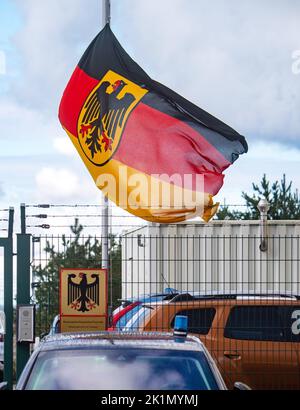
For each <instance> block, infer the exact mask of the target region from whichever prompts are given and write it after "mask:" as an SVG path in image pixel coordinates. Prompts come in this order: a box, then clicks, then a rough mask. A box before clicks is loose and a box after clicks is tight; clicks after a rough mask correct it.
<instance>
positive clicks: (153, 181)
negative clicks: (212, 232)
mask: <svg viewBox="0 0 300 410" xmlns="http://www.w3.org/2000/svg"><path fill="white" fill-rule="evenodd" d="M66 132H67V133H68V135H69V137H70V138H71V141H72V142H73V144H74V146H75V148H76V150H77V151H78V153H79V155H80V157H81V159H82V160H83V162H84V163H85V165H86V167H87V169H88V170H89V172H90V174H91V176H92V178H93V179H94V181H95V183H96V185H97V186H98V188H100V189H102V191H103V193H104V194H106V195H107V197H108V198H109V199H110V200H111V201H113V202H114V203H115V204H116V205H118V206H120V207H121V208H123V209H125V210H126V211H128V212H130V213H131V214H133V215H135V216H138V217H141V218H143V219H146V220H148V221H150V222H158V223H175V222H181V221H184V220H186V219H190V218H191V217H193V216H201V217H202V219H204V220H205V221H206V222H208V221H209V220H210V219H211V218H212V217H213V215H214V214H215V213H216V211H217V209H218V204H214V203H213V197H212V195H211V194H208V193H205V192H203V193H202V192H195V191H191V190H189V189H185V188H182V187H180V186H177V185H174V184H172V183H169V182H165V181H163V180H161V179H158V178H156V177H153V176H151V175H147V174H145V173H143V172H141V171H138V170H136V169H134V168H132V167H129V166H128V165H125V164H122V163H121V162H120V161H117V160H115V159H111V160H110V161H108V162H107V163H106V164H105V165H103V166H101V167H99V166H96V165H94V164H92V163H91V162H90V161H89V160H88V158H87V157H86V156H85V154H84V153H83V151H82V149H81V147H80V144H79V141H78V138H76V137H74V136H73V135H72V134H71V133H70V132H68V131H67V130H66ZM106 175H108V176H110V180H111V182H112V183H113V181H115V188H116V189H113V188H112V183H111V184H110V185H109V184H106V182H105V181H107V179H106V178H104V176H106ZM128 182H131V184H132V185H131V186H128ZM103 185H105V186H103ZM119 187H121V189H119ZM124 187H125V189H124ZM153 188H154V191H153ZM151 189H152V191H151ZM137 192H139V194H137ZM151 192H152V195H151ZM153 192H157V193H158V195H153ZM158 198H159V199H158ZM163 198H164V199H165V200H167V199H170V202H168V201H167V202H165V201H164V200H163ZM182 198H184V204H183V202H182ZM151 199H152V202H151Z"/></svg>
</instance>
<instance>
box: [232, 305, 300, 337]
mask: <svg viewBox="0 0 300 410" xmlns="http://www.w3.org/2000/svg"><path fill="white" fill-rule="evenodd" d="M293 311H295V307H293V308H292V307H288V306H235V307H233V308H232V309H231V311H230V314H229V317H228V320H227V323H226V326H225V329H224V336H225V337H227V338H231V339H241V340H259V341H281V342H282V341H287V340H291V339H292V335H291V333H292V326H293V323H294V322H295V321H297V320H298V319H296V318H295V319H292V314H293ZM299 319H300V312H299ZM294 327H295V325H294ZM296 337H298V335H295V338H296Z"/></svg>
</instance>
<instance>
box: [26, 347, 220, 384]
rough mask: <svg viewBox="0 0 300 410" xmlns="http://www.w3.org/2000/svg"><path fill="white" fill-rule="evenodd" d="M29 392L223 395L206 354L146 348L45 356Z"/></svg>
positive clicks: (32, 374)
mask: <svg viewBox="0 0 300 410" xmlns="http://www.w3.org/2000/svg"><path fill="white" fill-rule="evenodd" d="M25 389H26V390H75V389H76V390H89V389H93V390H108V389H110V390H133V389H134V390H149V389H150V390H155V389H156V390H158V389H159V390H164V389H165V390H180V389H185V390H186V389H199V390H218V385H217V382H216V380H215V378H214V375H213V373H212V370H211V368H210V366H209V364H208V361H207V358H206V356H205V354H204V353H203V352H193V351H184V350H175V349H173V350H171V349H144V348H126V349H125V348H117V347H110V348H101V349H99V348H88V349H86V348H85V349H83V348H81V349H78V348H77V349H62V350H49V351H44V352H40V353H39V355H38V357H37V359H36V361H35V363H34V365H33V368H32V371H31V372H30V376H29V378H28V380H27V383H26V386H25Z"/></svg>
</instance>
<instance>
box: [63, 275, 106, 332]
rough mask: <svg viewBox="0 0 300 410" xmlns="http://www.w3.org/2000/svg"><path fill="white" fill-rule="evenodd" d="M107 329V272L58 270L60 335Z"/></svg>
mask: <svg viewBox="0 0 300 410" xmlns="http://www.w3.org/2000/svg"><path fill="white" fill-rule="evenodd" d="M106 328H107V270H106V269H84V268H80V269H77V268H76V269H65V268H62V269H61V270H60V331H61V332H92V331H100V330H105V329H106Z"/></svg>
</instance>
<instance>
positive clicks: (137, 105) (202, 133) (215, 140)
mask: <svg viewBox="0 0 300 410" xmlns="http://www.w3.org/2000/svg"><path fill="white" fill-rule="evenodd" d="M59 119H60V122H61V124H62V126H63V128H64V129H65V130H66V132H67V133H68V135H69V137H70V138H71V140H72V142H73V144H74V145H75V147H76V149H77V151H78V152H79V154H80V156H81V158H82V160H83V162H84V163H85V165H86V167H87V168H88V170H89V172H90V174H91V175H92V177H93V179H94V181H95V182H96V184H97V186H98V187H99V188H100V189H102V191H103V193H104V194H105V195H107V196H108V198H109V199H110V200H112V201H113V202H115V203H116V204H117V205H118V206H120V207H122V208H124V209H126V210H127V211H129V212H131V213H132V214H134V215H136V216H139V217H142V218H144V219H146V220H148V221H152V222H159V223H173V222H180V221H183V220H186V219H189V218H191V217H194V216H196V215H199V216H201V217H202V218H203V219H204V220H205V221H208V220H209V219H210V218H211V217H212V216H213V215H214V213H215V212H216V210H217V204H216V205H214V204H213V196H214V195H216V194H217V193H218V191H219V189H220V188H221V186H222V185H223V178H224V175H223V171H224V170H225V169H226V168H227V167H229V166H230V165H231V164H232V163H233V162H234V161H235V160H236V159H237V158H238V156H239V155H240V154H243V153H245V152H247V149H248V148H247V143H246V140H245V138H244V137H243V136H241V135H240V134H239V133H237V132H236V131H234V130H233V129H232V128H230V127H229V126H228V125H226V124H224V123H223V122H221V121H220V120H218V119H216V118H215V117H213V116H212V115H210V114H208V113H207V112H205V111H204V110H202V109H201V108H199V107H197V106H195V105H194V104H192V103H191V102H189V101H187V100H186V99H184V98H183V97H181V96H180V95H178V94H176V93H175V92H174V91H172V90H170V89H169V88H167V87H165V86H164V85H162V84H160V83H158V82H156V81H154V80H152V79H151V78H150V77H149V76H148V75H147V74H146V73H145V72H144V71H143V69H142V68H141V67H139V66H138V64H137V63H135V62H134V61H133V60H132V59H131V58H130V56H129V55H128V54H127V53H126V52H125V50H124V49H123V48H122V46H121V45H120V43H119V42H118V40H117V39H116V37H115V36H114V34H113V32H112V31H111V29H110V26H109V25H108V24H107V25H106V26H105V28H104V29H103V30H102V31H101V32H100V33H99V34H98V35H97V36H96V38H95V39H94V40H93V42H92V43H91V44H90V46H89V47H88V49H87V50H86V52H85V53H84V55H83V57H82V58H81V60H80V62H79V64H78V66H77V67H76V69H75V71H74V73H73V75H72V77H71V79H70V81H69V83H68V85H67V87H66V89H65V91H64V94H63V97H62V100H61V103H60V108H59Z"/></svg>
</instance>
